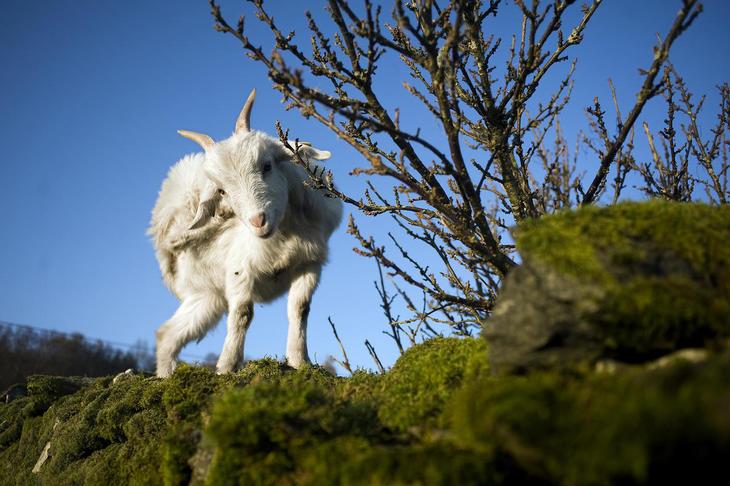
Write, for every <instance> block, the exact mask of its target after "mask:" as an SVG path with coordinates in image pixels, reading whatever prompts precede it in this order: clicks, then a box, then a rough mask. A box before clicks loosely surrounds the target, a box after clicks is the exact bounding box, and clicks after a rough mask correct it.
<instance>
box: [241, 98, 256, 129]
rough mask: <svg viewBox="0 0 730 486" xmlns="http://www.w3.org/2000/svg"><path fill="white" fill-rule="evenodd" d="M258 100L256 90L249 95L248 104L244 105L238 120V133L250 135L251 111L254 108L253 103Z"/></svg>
mask: <svg viewBox="0 0 730 486" xmlns="http://www.w3.org/2000/svg"><path fill="white" fill-rule="evenodd" d="M255 100H256V88H254V89H252V90H251V94H250V95H248V99H247V100H246V104H245V105H243V110H241V114H240V115H238V120H236V133H248V132H250V131H251V109H252V108H253V102H254V101H255Z"/></svg>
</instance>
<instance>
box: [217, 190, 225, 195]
mask: <svg viewBox="0 0 730 486" xmlns="http://www.w3.org/2000/svg"><path fill="white" fill-rule="evenodd" d="M218 194H220V195H221V196H225V194H226V191H224V190H223V189H218Z"/></svg>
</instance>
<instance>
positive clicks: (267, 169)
mask: <svg viewBox="0 0 730 486" xmlns="http://www.w3.org/2000/svg"><path fill="white" fill-rule="evenodd" d="M270 170H271V162H266V163H265V164H264V167H263V169H262V171H263V173H264V174H266V173H267V172H269V171H270Z"/></svg>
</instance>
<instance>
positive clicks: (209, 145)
mask: <svg viewBox="0 0 730 486" xmlns="http://www.w3.org/2000/svg"><path fill="white" fill-rule="evenodd" d="M255 98H256V90H253V91H251V94H250V95H249V97H248V99H247V100H246V104H245V105H244V107H243V110H241V114H240V115H239V117H238V120H237V121H236V130H235V132H234V133H233V135H231V137H229V138H227V139H226V140H222V141H220V142H215V141H214V140H213V139H212V138H211V137H209V136H208V135H205V134H202V133H196V132H188V131H185V130H180V131H179V133H180V135H182V136H183V137H186V138H189V139H191V140H193V141H195V142H197V143H198V144H199V145H200V146H201V147H203V149H204V150H205V163H204V166H203V167H204V170H205V174H206V176H207V177H208V180H207V181H206V186H205V189H204V190H203V193H202V194H201V197H200V202H199V204H198V209H197V211H196V214H195V218H194V219H193V223H192V225H191V227H190V229H195V228H199V227H201V226H204V225H205V224H206V223H207V222H208V220H210V218H211V217H213V216H214V215H215V212H216V210H217V208H218V206H219V205H220V204H222V203H223V202H225V204H227V205H228V206H230V208H231V209H232V210H233V212H234V213H235V214H236V216H237V217H238V218H239V219H241V220H242V221H243V222H244V223H245V224H246V226H248V228H250V230H251V231H252V232H253V233H254V234H255V235H256V236H259V237H261V238H268V237H269V236H271V235H272V234H273V233H274V231H276V228H277V227H278V225H279V223H280V222H281V219H282V217H283V216H284V213H285V212H286V206H287V203H288V197H289V186H288V182H287V176H286V172H285V168H284V167H283V164H288V163H290V160H291V158H292V155H293V154H292V153H291V152H290V151H289V150H287V149H286V148H285V147H284V145H283V144H282V143H281V142H280V141H278V140H276V139H274V138H272V137H270V136H268V135H266V134H265V133H262V132H258V131H252V130H251V125H250V120H251V108H252V107H253V102H254V99H255ZM299 154H300V155H301V156H302V157H303V158H304V159H305V160H309V159H315V160H325V159H328V158H329V156H330V153H329V152H326V151H321V150H317V149H315V148H313V147H310V146H307V145H302V146H301V148H300V149H299Z"/></svg>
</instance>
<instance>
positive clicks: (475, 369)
mask: <svg viewBox="0 0 730 486" xmlns="http://www.w3.org/2000/svg"><path fill="white" fill-rule="evenodd" d="M485 357H486V345H485V344H484V341H483V340H481V339H473V338H464V339H461V338H436V339H431V340H428V341H426V342H424V343H422V344H419V345H417V346H413V347H412V348H410V349H408V350H407V351H406V352H405V353H404V354H403V355H402V356H401V357H400V358H399V359H398V361H397V362H396V363H395V365H394V366H393V369H391V370H390V371H389V372H388V373H386V374H385V376H384V377H383V380H382V384H381V387H382V390H384V391H383V392H382V394H381V397H380V412H379V415H380V418H381V420H382V421H383V423H385V424H386V425H388V426H389V427H393V428H395V429H397V430H407V429H409V428H411V427H418V426H425V425H432V424H434V423H435V422H436V421H437V419H438V417H439V414H440V412H441V409H442V407H443V405H444V403H445V402H446V400H447V399H448V398H449V396H450V395H451V393H452V392H453V391H454V390H455V389H456V388H457V387H458V386H459V385H460V384H461V382H462V380H463V379H464V376H465V375H466V374H467V373H471V374H478V373H480V372H481V371H482V368H483V367H485V366H486V363H485Z"/></svg>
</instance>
